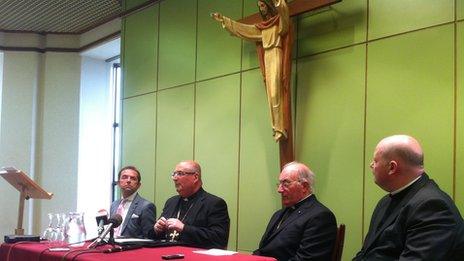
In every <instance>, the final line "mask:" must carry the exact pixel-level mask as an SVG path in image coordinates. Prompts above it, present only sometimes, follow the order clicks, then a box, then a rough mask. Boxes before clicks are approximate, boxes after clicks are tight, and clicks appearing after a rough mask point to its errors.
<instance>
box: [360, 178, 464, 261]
mask: <svg viewBox="0 0 464 261" xmlns="http://www.w3.org/2000/svg"><path fill="white" fill-rule="evenodd" d="M400 193H403V192H400ZM400 193H399V194H400ZM389 201H390V196H389V195H387V196H385V197H383V198H382V199H381V200H380V201H379V203H378V204H377V207H376V208H375V210H374V213H373V215H372V219H371V224H370V227H369V232H368V233H367V235H366V239H365V241H364V245H363V247H362V249H361V251H360V252H359V253H358V254H357V255H356V257H354V258H353V260H447V261H448V260H464V224H463V220H462V217H461V215H460V214H459V211H458V209H457V208H456V206H455V204H454V203H453V201H452V200H451V198H450V197H449V196H448V195H447V194H446V193H444V192H443V191H442V190H440V188H439V187H438V186H437V184H436V183H435V182H434V181H433V180H430V179H429V177H428V176H427V174H425V173H424V174H422V177H421V178H420V179H419V180H417V181H416V182H414V183H413V184H412V185H411V186H410V187H408V188H407V189H406V190H405V192H404V195H401V197H400V199H399V201H398V203H397V205H396V206H395V207H394V208H393V209H391V210H390V211H388V213H385V212H386V210H385V209H386V208H387V206H386V205H387V204H388V202H389ZM381 220H383V224H380V225H379V223H380V222H381Z"/></svg>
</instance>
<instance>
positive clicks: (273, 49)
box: [211, 0, 341, 169]
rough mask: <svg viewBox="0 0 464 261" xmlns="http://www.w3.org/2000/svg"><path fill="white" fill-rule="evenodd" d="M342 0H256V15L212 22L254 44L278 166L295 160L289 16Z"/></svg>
mask: <svg viewBox="0 0 464 261" xmlns="http://www.w3.org/2000/svg"><path fill="white" fill-rule="evenodd" d="M340 1H341V0H294V1H288V2H289V4H288V5H287V3H286V0H258V1H257V4H258V8H259V13H256V14H253V15H250V16H248V17H245V18H243V19H241V20H239V21H234V20H232V19H230V18H228V17H226V16H223V15H222V14H220V13H213V14H211V16H212V17H213V19H215V20H217V21H219V22H221V24H222V27H223V28H225V29H227V30H228V31H229V32H230V33H231V34H233V35H235V36H237V37H239V38H241V39H245V40H249V41H253V42H256V49H257V54H258V59H259V64H260V68H261V73H262V74H263V78H264V84H265V87H266V93H267V96H268V104H269V110H270V114H271V121H272V129H273V131H274V139H275V140H276V141H277V142H279V153H280V167H281V169H282V168H283V166H284V165H285V164H287V163H289V162H291V161H293V160H294V159H295V156H294V149H293V127H292V106H291V99H292V98H291V88H290V78H291V68H292V61H291V55H292V46H293V31H292V29H293V27H292V25H291V20H290V17H291V16H295V15H299V14H302V13H305V12H309V11H312V10H316V9H318V8H321V7H325V6H329V5H332V4H334V3H337V2H340Z"/></svg>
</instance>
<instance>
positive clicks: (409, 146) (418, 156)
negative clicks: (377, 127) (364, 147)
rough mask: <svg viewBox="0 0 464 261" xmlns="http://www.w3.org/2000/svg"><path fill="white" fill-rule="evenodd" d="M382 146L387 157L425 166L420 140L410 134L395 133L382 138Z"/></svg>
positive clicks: (380, 145)
mask: <svg viewBox="0 0 464 261" xmlns="http://www.w3.org/2000/svg"><path fill="white" fill-rule="evenodd" d="M377 147H381V148H382V151H383V157H384V158H385V159H395V158H397V159H400V160H402V161H403V162H404V163H405V164H407V165H409V166H411V167H420V168H423V166H424V153H423V152H422V147H421V145H420V144H419V142H418V141H417V140H416V139H414V138H413V137H411V136H408V135H393V136H390V137H386V138H384V139H382V140H381V141H380V142H379V144H378V145H377Z"/></svg>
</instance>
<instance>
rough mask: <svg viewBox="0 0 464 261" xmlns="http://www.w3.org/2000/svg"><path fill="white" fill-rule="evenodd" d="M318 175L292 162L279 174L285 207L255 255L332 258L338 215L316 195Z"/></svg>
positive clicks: (282, 259) (282, 258) (293, 260)
mask: <svg viewBox="0 0 464 261" xmlns="http://www.w3.org/2000/svg"><path fill="white" fill-rule="evenodd" d="M313 184H314V174H313V172H312V171H311V170H310V169H309V168H308V167H307V166H306V165H304V164H302V163H299V162H291V163H288V164H287V165H285V166H284V168H283V169H282V172H281V173H280V176H279V183H278V185H277V192H279V193H280V194H281V197H282V205H284V206H285V208H283V209H281V210H279V211H277V212H276V213H274V215H273V216H272V218H271V220H270V221H269V224H268V226H267V228H266V232H264V235H263V237H262V239H261V242H260V243H259V248H258V249H257V250H255V251H254V252H253V254H254V255H261V256H270V257H274V258H276V259H277V260H279V261H287V260H291V261H298V260H330V259H331V256H332V251H333V248H334V245H335V238H336V235H337V222H336V220H335V216H334V214H333V213H332V211H330V210H329V209H328V208H327V207H325V206H324V205H323V204H321V203H320V202H319V201H318V200H317V199H316V195H314V194H313V193H314V190H313Z"/></svg>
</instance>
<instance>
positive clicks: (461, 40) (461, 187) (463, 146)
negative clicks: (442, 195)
mask: <svg viewBox="0 0 464 261" xmlns="http://www.w3.org/2000/svg"><path fill="white" fill-rule="evenodd" d="M463 48H464V22H460V23H458V26H457V48H456V50H457V63H456V64H457V68H456V72H457V75H456V76H457V84H456V86H457V98H456V101H457V121H456V193H455V194H454V196H455V200H456V204H457V205H458V207H459V210H460V211H461V214H464V93H463V92H464V81H463V79H464V77H463V76H464V51H463Z"/></svg>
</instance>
